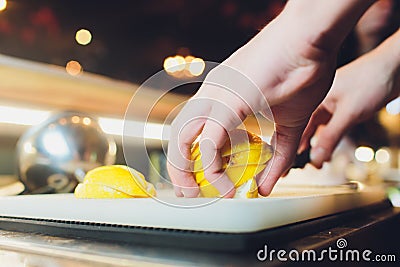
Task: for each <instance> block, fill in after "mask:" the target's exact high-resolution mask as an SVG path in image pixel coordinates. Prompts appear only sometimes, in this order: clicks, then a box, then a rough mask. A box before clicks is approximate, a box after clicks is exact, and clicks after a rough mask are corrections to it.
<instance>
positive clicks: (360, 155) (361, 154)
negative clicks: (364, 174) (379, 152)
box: [354, 146, 374, 162]
mask: <svg viewBox="0 0 400 267" xmlns="http://www.w3.org/2000/svg"><path fill="white" fill-rule="evenodd" d="M354 156H355V157H356V159H357V160H359V161H362V162H370V161H371V160H373V159H374V150H373V149H372V148H370V147H366V146H360V147H358V148H357V149H356V151H355V152H354Z"/></svg>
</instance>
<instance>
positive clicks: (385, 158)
mask: <svg viewBox="0 0 400 267" xmlns="http://www.w3.org/2000/svg"><path fill="white" fill-rule="evenodd" d="M375 160H376V162H378V163H380V164H383V163H387V162H389V161H390V153H389V151H388V150H387V149H385V148H381V149H378V151H376V153H375Z"/></svg>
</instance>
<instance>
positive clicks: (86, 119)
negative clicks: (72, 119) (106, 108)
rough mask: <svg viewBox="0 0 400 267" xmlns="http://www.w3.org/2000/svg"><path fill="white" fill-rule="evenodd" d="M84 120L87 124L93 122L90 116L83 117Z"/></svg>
mask: <svg viewBox="0 0 400 267" xmlns="http://www.w3.org/2000/svg"><path fill="white" fill-rule="evenodd" d="M82 122H83V124H85V125H90V123H92V120H91V119H90V118H88V117H85V118H83V120H82Z"/></svg>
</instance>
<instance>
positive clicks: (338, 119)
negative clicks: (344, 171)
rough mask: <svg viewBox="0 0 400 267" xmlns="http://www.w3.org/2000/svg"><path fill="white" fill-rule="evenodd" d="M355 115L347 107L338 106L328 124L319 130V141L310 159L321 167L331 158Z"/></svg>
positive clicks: (312, 150)
mask: <svg viewBox="0 0 400 267" xmlns="http://www.w3.org/2000/svg"><path fill="white" fill-rule="evenodd" d="M355 117H356V116H354V115H353V114H351V112H349V110H348V109H346V108H340V107H338V108H337V109H336V111H335V113H333V115H332V118H331V119H330V120H329V122H328V123H327V124H326V126H325V127H324V128H322V129H321V131H319V133H318V135H317V143H316V145H314V146H313V147H312V149H311V152H310V159H311V163H312V164H313V165H314V166H315V167H317V168H321V167H322V165H323V163H324V162H325V161H329V160H330V159H331V156H332V153H333V151H334V150H335V148H336V146H337V144H338V143H339V141H340V139H341V138H342V137H343V135H344V134H345V132H346V131H347V130H348V129H349V128H350V126H351V125H352V124H353V123H354V120H355Z"/></svg>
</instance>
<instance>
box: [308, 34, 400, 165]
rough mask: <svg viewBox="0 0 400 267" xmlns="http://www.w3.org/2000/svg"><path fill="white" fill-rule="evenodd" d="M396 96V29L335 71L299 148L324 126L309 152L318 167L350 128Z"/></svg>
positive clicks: (399, 60) (399, 57) (399, 89)
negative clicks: (379, 43) (375, 45)
mask: <svg viewBox="0 0 400 267" xmlns="http://www.w3.org/2000/svg"><path fill="white" fill-rule="evenodd" d="M399 94H400V30H398V31H397V32H396V33H394V34H393V35H392V36H391V37H389V38H388V39H387V40H385V41H384V42H383V43H382V44H381V45H379V46H378V47H377V48H376V49H374V50H372V51H371V52H369V53H366V54H364V55H363V56H362V57H360V58H358V59H356V60H355V61H353V62H351V63H349V64H347V65H346V66H343V67H342V68H340V69H339V70H338V71H337V74H336V77H335V81H334V83H333V86H332V88H331V90H330V91H329V93H328V95H327V97H326V98H325V99H324V101H323V102H322V103H321V105H320V106H319V107H318V109H317V110H316V111H315V112H314V113H313V115H312V117H311V120H310V122H309V124H308V125H307V128H306V130H305V132H304V135H303V138H302V141H301V149H305V148H306V147H307V146H308V144H309V141H310V138H311V137H312V136H313V135H314V134H315V132H316V130H317V128H318V127H319V126H320V125H326V126H325V127H324V128H323V129H321V130H320V131H319V132H318V138H317V140H318V141H317V143H316V145H314V147H313V148H312V150H311V160H312V163H313V164H314V165H315V166H316V167H318V168H320V167H322V164H323V163H324V161H328V160H330V157H331V155H332V153H333V151H334V149H335V147H336V145H337V144H338V142H339V141H340V139H341V138H342V137H343V135H344V134H345V133H346V131H347V130H348V129H349V128H350V127H351V126H353V125H354V124H355V123H358V122H361V121H363V120H366V119H368V118H369V117H371V116H372V115H373V114H374V113H375V112H376V111H378V110H379V109H380V108H382V107H383V106H384V105H385V104H386V103H388V102H389V101H391V100H393V99H394V98H396V97H397V96H399ZM355 101H357V104H356V105H355V104H354V103H355Z"/></svg>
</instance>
